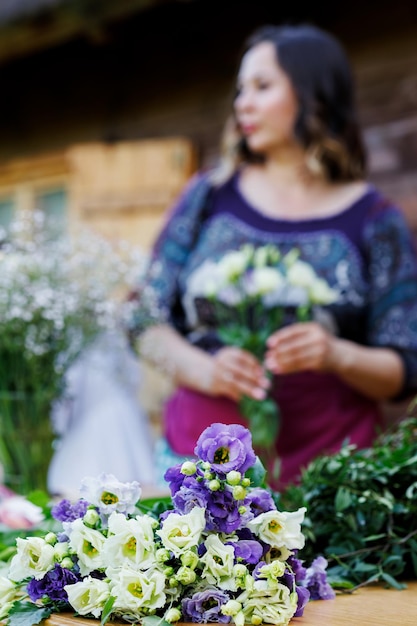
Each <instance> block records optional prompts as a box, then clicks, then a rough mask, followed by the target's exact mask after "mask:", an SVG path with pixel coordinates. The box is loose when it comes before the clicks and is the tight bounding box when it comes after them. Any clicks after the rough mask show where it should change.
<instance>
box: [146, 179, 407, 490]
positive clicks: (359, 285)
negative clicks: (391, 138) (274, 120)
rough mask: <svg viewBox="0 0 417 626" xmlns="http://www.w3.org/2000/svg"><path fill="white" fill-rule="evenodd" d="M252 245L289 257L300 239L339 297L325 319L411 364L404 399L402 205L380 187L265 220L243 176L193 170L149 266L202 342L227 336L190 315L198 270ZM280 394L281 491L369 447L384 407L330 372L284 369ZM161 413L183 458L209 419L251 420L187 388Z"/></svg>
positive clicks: (162, 298)
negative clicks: (304, 214) (215, 177)
mask: <svg viewBox="0 0 417 626" xmlns="http://www.w3.org/2000/svg"><path fill="white" fill-rule="evenodd" d="M244 243H251V244H253V245H255V246H261V245H265V244H267V243H273V244H274V245H276V246H278V247H279V248H280V250H281V251H282V253H283V254H285V253H286V252H287V251H288V250H290V249H291V248H294V247H297V248H298V249H299V250H300V252H301V255H300V258H301V259H302V260H303V261H306V262H308V263H310V264H311V265H312V266H313V267H314V269H315V271H316V273H317V274H318V275H319V276H321V277H322V278H324V279H326V280H327V282H328V283H329V284H330V286H332V287H335V288H337V290H338V292H339V293H340V298H339V300H338V301H337V302H336V303H335V304H333V305H330V306H328V307H326V308H325V309H324V311H323V320H324V323H328V324H329V328H332V329H333V332H336V333H337V334H338V335H339V336H341V337H343V338H346V339H350V340H353V341H355V342H357V343H360V344H363V345H369V346H383V347H390V348H392V349H394V350H396V351H397V352H398V354H399V355H400V356H401V358H402V359H403V362H404V366H405V372H406V375H405V381H404V389H403V393H402V395H406V394H409V393H412V392H413V391H415V390H417V255H416V251H415V247H414V244H413V240H412V237H411V233H410V232H409V230H408V228H407V226H406V223H405V221H404V218H403V215H402V213H401V212H400V211H399V210H398V209H397V208H396V207H395V206H393V205H392V204H391V203H390V202H388V201H387V200H386V199H384V198H383V197H382V196H381V195H380V194H379V193H378V191H377V190H376V189H375V188H373V187H369V188H368V189H367V190H366V191H365V193H364V194H363V195H362V196H361V197H360V198H359V199H358V200H357V201H356V202H354V203H353V204H351V205H350V206H347V207H346V208H345V209H344V210H341V211H340V212H339V213H337V214H336V215H332V216H329V217H319V218H311V219H302V220H291V219H275V218H272V217H268V216H266V215H264V214H262V213H261V212H260V211H258V210H257V209H256V208H255V207H253V206H252V205H251V204H250V203H248V202H247V201H246V199H245V198H244V197H243V195H242V194H241V193H240V190H239V177H238V174H236V175H235V176H233V177H232V178H231V179H230V180H229V181H227V182H226V183H224V184H223V185H221V186H219V187H212V186H211V185H210V183H209V182H208V179H207V178H206V177H204V176H203V177H201V176H199V177H196V178H195V179H194V180H193V181H192V182H191V183H190V185H189V186H188V187H187V189H186V190H185V192H184V193H183V195H182V197H181V198H180V199H179V201H178V203H177V204H176V206H175V207H174V208H173V210H172V212H171V214H170V216H169V218H168V221H167V223H166V225H165V228H164V229H163V231H162V233H161V235H160V237H159V239H158V241H157V242H156V245H155V248H154V252H153V263H152V268H153V270H154V269H155V267H158V271H157V272H155V271H152V272H150V276H152V278H150V283H151V285H152V287H153V288H154V289H155V290H156V293H157V294H158V298H159V302H160V305H161V307H163V308H164V309H165V311H166V316H167V319H168V321H169V322H170V323H171V324H173V325H174V326H175V327H176V328H177V329H178V330H179V332H181V333H182V334H184V335H185V336H186V337H187V338H188V340H189V341H191V342H193V343H195V344H196V345H199V346H201V347H202V348H203V349H207V350H215V349H217V348H218V347H219V346H220V345H221V344H220V341H219V339H218V338H217V337H216V332H215V328H213V326H211V327H210V325H209V323H208V320H205V319H202V317H201V315H204V311H203V312H202V313H201V314H200V315H197V316H196V315H195V314H194V315H192V316H190V315H189V313H188V311H189V307H188V306H187V286H188V284H189V279H190V276H191V275H192V273H193V272H194V271H195V269H196V268H197V267H198V266H199V265H200V264H201V263H202V262H204V261H206V260H207V259H208V258H211V259H213V260H218V259H219V258H220V257H221V256H223V255H224V253H225V252H227V251H229V250H231V249H237V248H239V247H240V246H241V245H242V244H244ZM188 296H189V294H188ZM188 300H189V298H188ZM272 395H273V397H275V398H276V400H277V402H278V404H279V407H280V411H281V430H280V434H279V438H278V441H277V442H276V450H277V453H278V454H279V457H280V460H281V475H280V480H279V482H278V483H277V484H275V485H273V486H275V487H277V488H281V487H282V486H283V485H285V484H287V483H288V482H289V481H293V480H295V479H296V478H297V477H298V476H299V473H300V469H301V468H302V467H304V466H306V465H307V463H308V462H309V461H310V460H312V459H313V458H314V457H316V456H317V455H319V454H320V453H328V452H334V451H336V450H338V449H339V448H340V446H341V445H342V443H343V442H344V441H346V440H349V441H350V442H351V443H354V444H357V445H358V446H360V447H364V446H368V445H370V444H371V443H372V441H373V439H374V437H375V433H376V430H377V427H378V425H379V424H380V419H381V418H380V411H379V406H378V403H376V402H375V401H373V400H370V399H368V398H366V397H365V396H363V395H362V394H360V393H358V392H356V391H354V390H353V389H352V388H351V387H349V386H348V385H346V384H345V383H343V382H342V381H341V380H340V379H339V378H338V377H336V376H334V375H332V374H324V373H316V372H307V371H306V372H302V373H297V374H291V375H284V376H276V377H275V379H274V381H273V390H272ZM164 419H165V431H166V436H167V439H168V442H169V444H170V446H171V447H172V449H173V450H174V452H177V453H178V454H184V455H191V454H192V453H193V451H194V447H195V443H196V440H197V438H198V436H199V435H200V433H201V432H202V431H203V430H204V428H206V427H207V426H209V425H210V424H211V423H213V422H215V421H216V422H224V423H241V424H245V421H244V419H243V418H242V416H241V415H240V414H239V412H238V409H237V406H236V404H235V403H234V402H232V401H231V400H228V399H226V398H213V397H209V396H206V395H204V394H201V393H198V392H195V391H192V390H189V389H186V388H180V389H178V390H177V391H176V392H175V393H174V395H173V396H172V397H171V398H170V399H169V401H168V402H167V404H166V407H165V413H164Z"/></svg>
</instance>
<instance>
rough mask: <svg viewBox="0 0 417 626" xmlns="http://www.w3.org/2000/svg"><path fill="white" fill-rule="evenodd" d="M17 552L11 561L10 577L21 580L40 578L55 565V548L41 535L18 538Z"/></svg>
mask: <svg viewBox="0 0 417 626" xmlns="http://www.w3.org/2000/svg"><path fill="white" fill-rule="evenodd" d="M16 545H17V553H16V554H15V556H14V557H13V558H12V561H11V563H10V570H9V577H10V579H11V580H14V581H16V582H17V581H20V580H23V579H24V578H29V577H32V576H33V577H34V578H36V580H40V579H41V578H43V577H44V576H45V574H46V573H47V572H49V570H51V569H52V568H53V567H54V565H55V558H54V555H55V550H54V548H53V547H52V546H51V545H50V544H49V543H46V541H45V540H44V539H41V537H28V538H27V539H21V538H20V537H19V538H18V539H17V540H16Z"/></svg>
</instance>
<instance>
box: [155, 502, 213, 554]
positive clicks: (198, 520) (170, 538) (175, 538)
mask: <svg viewBox="0 0 417 626" xmlns="http://www.w3.org/2000/svg"><path fill="white" fill-rule="evenodd" d="M205 526H206V518H205V510H204V509H202V508H200V507H198V506H195V507H194V508H193V509H192V510H191V511H190V513H187V514H186V515H179V514H178V513H171V514H170V515H168V517H167V518H166V519H165V520H164V521H163V523H162V528H161V529H160V530H157V531H156V533H157V534H158V535H159V536H160V537H161V539H162V543H163V545H164V548H166V549H167V550H170V551H171V552H173V553H174V555H175V556H177V557H178V556H181V554H183V553H184V552H186V551H187V550H190V549H191V548H193V547H195V546H197V545H198V544H199V542H200V537H201V533H202V532H203V530H204V528H205Z"/></svg>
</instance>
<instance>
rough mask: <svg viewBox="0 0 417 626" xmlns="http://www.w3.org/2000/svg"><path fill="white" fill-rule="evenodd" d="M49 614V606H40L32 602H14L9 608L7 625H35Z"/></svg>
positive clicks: (50, 612)
mask: <svg viewBox="0 0 417 626" xmlns="http://www.w3.org/2000/svg"><path fill="white" fill-rule="evenodd" d="M51 614H52V608H51V607H45V606H41V607H40V606H37V605H36V604H33V603H32V602H22V601H19V602H15V603H14V605H13V607H12V608H11V609H10V613H9V621H8V626H35V625H36V624H40V623H41V622H42V621H43V620H44V619H48V617H50V616H51Z"/></svg>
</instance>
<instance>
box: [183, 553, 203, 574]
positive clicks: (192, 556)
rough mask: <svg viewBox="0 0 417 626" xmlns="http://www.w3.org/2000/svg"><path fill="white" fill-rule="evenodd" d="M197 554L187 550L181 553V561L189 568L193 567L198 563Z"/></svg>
mask: <svg viewBox="0 0 417 626" xmlns="http://www.w3.org/2000/svg"><path fill="white" fill-rule="evenodd" d="M198 561H199V559H198V556H197V554H196V553H195V552H192V551H191V550H187V552H184V554H182V555H181V563H182V564H183V565H184V566H185V567H190V568H191V569H195V568H196V567H197V565H198Z"/></svg>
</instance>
